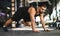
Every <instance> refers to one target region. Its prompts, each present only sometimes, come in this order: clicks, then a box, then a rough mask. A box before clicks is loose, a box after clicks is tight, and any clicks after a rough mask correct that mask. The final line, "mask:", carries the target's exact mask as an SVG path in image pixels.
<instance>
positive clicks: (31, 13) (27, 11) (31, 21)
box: [3, 2, 47, 32]
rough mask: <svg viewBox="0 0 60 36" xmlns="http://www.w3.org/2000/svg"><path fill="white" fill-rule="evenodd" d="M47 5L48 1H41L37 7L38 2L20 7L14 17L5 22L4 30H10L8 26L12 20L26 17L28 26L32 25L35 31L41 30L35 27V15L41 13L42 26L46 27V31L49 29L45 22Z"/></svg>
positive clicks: (25, 20)
mask: <svg viewBox="0 0 60 36" xmlns="http://www.w3.org/2000/svg"><path fill="white" fill-rule="evenodd" d="M46 5H47V2H40V3H38V7H37V8H36V6H37V4H34V2H33V3H30V7H28V8H26V7H23V8H19V9H18V10H17V12H16V13H15V14H14V15H13V17H12V18H10V19H9V20H7V21H6V22H5V24H4V25H3V30H4V31H8V29H7V26H8V25H9V24H10V23H11V22H12V21H19V20H20V19H24V22H25V24H24V25H27V26H32V31H34V32H39V30H36V28H35V18H34V17H35V15H36V14H39V16H40V19H41V23H42V27H43V28H44V31H47V29H46V28H45V23H44V17H43V16H44V13H43V12H44V11H45V10H46Z"/></svg>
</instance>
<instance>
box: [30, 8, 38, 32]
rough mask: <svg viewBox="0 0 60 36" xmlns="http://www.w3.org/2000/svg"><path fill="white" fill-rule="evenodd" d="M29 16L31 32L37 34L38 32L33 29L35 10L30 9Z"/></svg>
mask: <svg viewBox="0 0 60 36" xmlns="http://www.w3.org/2000/svg"><path fill="white" fill-rule="evenodd" d="M29 14H30V19H31V26H32V30H33V31H34V32H39V30H36V29H35V18H34V16H35V14H36V11H35V8H33V7H32V8H30V10H29Z"/></svg>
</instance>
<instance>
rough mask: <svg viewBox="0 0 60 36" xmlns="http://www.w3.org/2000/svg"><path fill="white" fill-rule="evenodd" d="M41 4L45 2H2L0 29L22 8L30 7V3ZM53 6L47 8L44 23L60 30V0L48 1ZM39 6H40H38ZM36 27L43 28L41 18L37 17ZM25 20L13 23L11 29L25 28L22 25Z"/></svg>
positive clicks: (1, 0) (0, 7) (16, 0)
mask: <svg viewBox="0 0 60 36" xmlns="http://www.w3.org/2000/svg"><path fill="white" fill-rule="evenodd" d="M30 1H34V2H36V3H37V2H40V1H43V0H0V27H2V25H3V24H4V22H5V21H6V20H8V19H9V18H11V17H12V16H13V15H14V13H15V12H16V11H17V9H18V8H20V7H28V6H29V2H30ZM48 1H49V3H50V4H51V5H50V6H47V10H46V12H45V16H44V21H45V24H46V27H49V28H53V29H54V28H55V29H60V0H48ZM37 5H38V4H37ZM35 20H36V27H41V26H42V25H41V23H40V19H39V16H36V17H35ZM22 22H23V19H21V20H20V21H13V22H12V23H11V24H12V25H10V28H20V27H21V28H22V27H25V26H24V25H22V24H23V23H22Z"/></svg>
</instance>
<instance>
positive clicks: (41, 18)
mask: <svg viewBox="0 0 60 36" xmlns="http://www.w3.org/2000/svg"><path fill="white" fill-rule="evenodd" d="M40 20H41V23H42V27H43V28H44V30H46V28H45V22H44V14H43V13H41V14H40Z"/></svg>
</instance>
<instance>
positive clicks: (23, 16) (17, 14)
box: [12, 8, 31, 22]
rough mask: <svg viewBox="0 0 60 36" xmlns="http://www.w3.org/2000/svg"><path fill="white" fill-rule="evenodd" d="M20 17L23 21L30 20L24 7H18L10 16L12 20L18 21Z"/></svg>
mask: <svg viewBox="0 0 60 36" xmlns="http://www.w3.org/2000/svg"><path fill="white" fill-rule="evenodd" d="M20 19H23V20H24V21H25V22H30V21H31V19H30V15H29V13H28V12H27V10H26V9H25V8H19V9H18V10H17V12H15V14H14V15H13V17H12V20H13V21H19V20H20Z"/></svg>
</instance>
